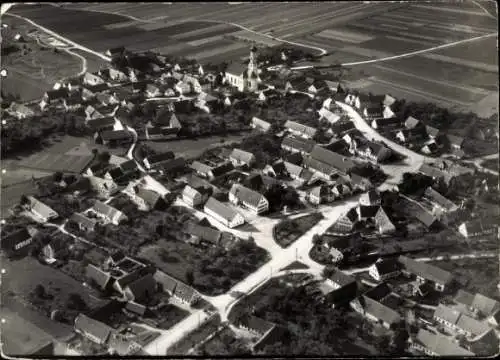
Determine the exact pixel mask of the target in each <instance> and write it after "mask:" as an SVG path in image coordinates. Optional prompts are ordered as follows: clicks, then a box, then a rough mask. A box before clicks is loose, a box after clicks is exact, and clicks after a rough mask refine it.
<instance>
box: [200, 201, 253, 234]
mask: <svg viewBox="0 0 500 360" xmlns="http://www.w3.org/2000/svg"><path fill="white" fill-rule="evenodd" d="M203 211H204V212H205V213H206V214H207V215H210V216H212V217H213V218H214V219H216V220H217V221H219V222H221V223H222V224H224V225H225V226H227V227H229V228H231V229H232V228H235V227H237V226H240V225H243V224H244V223H245V219H244V218H243V216H242V215H241V214H240V213H238V212H237V211H235V210H233V209H232V208H230V207H229V206H227V205H225V204H223V203H221V202H220V201H218V200H216V199H215V198H213V197H211V198H209V199H208V201H207V202H206V203H205V206H204V208H203Z"/></svg>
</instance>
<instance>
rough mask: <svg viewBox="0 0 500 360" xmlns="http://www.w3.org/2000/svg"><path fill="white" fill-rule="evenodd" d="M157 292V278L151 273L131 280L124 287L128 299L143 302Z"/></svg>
mask: <svg viewBox="0 0 500 360" xmlns="http://www.w3.org/2000/svg"><path fill="white" fill-rule="evenodd" d="M155 293H156V280H155V279H154V278H153V274H151V273H148V274H146V275H144V276H142V277H140V278H138V279H136V280H134V281H132V282H130V283H129V284H127V285H126V286H125V288H124V295H125V297H126V298H127V299H128V301H138V302H141V301H143V300H147V299H150V298H151V297H152V296H153V295H154V294H155Z"/></svg>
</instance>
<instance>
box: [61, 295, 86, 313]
mask: <svg viewBox="0 0 500 360" xmlns="http://www.w3.org/2000/svg"><path fill="white" fill-rule="evenodd" d="M66 307H67V308H68V309H70V310H78V311H83V310H86V309H87V304H86V303H85V300H83V298H82V297H81V295H80V294H77V293H71V294H69V296H68V300H67V301H66Z"/></svg>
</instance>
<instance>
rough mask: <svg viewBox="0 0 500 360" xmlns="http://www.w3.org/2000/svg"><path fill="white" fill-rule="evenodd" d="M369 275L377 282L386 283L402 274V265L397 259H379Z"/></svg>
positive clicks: (371, 267)
mask: <svg viewBox="0 0 500 360" xmlns="http://www.w3.org/2000/svg"><path fill="white" fill-rule="evenodd" d="M368 273H369V274H370V276H371V277H372V278H374V279H375V280H377V281H386V280H387V279H390V278H393V277H396V276H398V275H399V274H400V273H401V264H400V263H399V261H398V260H397V259H382V258H379V259H378V260H377V261H376V262H375V263H374V264H372V266H370V269H369V271H368Z"/></svg>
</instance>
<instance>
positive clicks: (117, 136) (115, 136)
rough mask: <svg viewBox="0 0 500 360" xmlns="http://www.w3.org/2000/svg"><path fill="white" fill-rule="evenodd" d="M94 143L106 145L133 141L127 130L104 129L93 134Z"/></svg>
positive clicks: (130, 133) (125, 143) (124, 143)
mask: <svg viewBox="0 0 500 360" xmlns="http://www.w3.org/2000/svg"><path fill="white" fill-rule="evenodd" d="M94 139H95V141H96V143H101V144H103V145H106V146H119V145H128V144H130V143H132V142H133V141H134V136H133V134H132V132H130V131H129V130H104V131H101V132H99V133H97V134H96V135H95V136H94Z"/></svg>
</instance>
